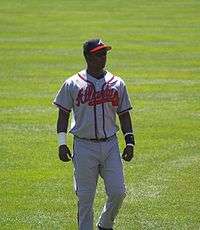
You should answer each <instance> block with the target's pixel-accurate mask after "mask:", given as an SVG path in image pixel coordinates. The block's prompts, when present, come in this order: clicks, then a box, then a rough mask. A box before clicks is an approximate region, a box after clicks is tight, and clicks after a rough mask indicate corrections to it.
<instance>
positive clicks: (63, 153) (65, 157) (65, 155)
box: [59, 145, 71, 162]
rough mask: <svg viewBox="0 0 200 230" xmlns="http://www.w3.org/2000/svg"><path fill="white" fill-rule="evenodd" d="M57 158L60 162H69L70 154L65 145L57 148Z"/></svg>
mask: <svg viewBox="0 0 200 230" xmlns="http://www.w3.org/2000/svg"><path fill="white" fill-rule="evenodd" d="M59 158H60V160H61V161H64V162H68V161H70V160H71V153H70V150H69V148H68V147H67V146H66V145H60V146H59Z"/></svg>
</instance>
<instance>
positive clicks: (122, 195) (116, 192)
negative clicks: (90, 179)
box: [109, 190, 126, 200]
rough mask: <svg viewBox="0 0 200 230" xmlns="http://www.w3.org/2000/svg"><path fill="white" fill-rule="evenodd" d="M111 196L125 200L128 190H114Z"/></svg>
mask: <svg viewBox="0 0 200 230" xmlns="http://www.w3.org/2000/svg"><path fill="white" fill-rule="evenodd" d="M109 196H110V197H112V199H116V200H123V199H124V198H125V197H126V191H125V190H112V192H111V193H110V194H109Z"/></svg>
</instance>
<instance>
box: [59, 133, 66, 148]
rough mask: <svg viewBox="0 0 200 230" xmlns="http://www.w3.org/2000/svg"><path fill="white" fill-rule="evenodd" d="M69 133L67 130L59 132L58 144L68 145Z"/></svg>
mask: <svg viewBox="0 0 200 230" xmlns="http://www.w3.org/2000/svg"><path fill="white" fill-rule="evenodd" d="M66 137H67V134H66V133H65V132H60V133H58V145H59V146H60V145H66V139H67V138H66Z"/></svg>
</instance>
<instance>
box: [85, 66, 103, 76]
mask: <svg viewBox="0 0 200 230" xmlns="http://www.w3.org/2000/svg"><path fill="white" fill-rule="evenodd" d="M86 71H87V73H88V74H89V75H91V76H92V77H94V78H96V79H100V78H103V77H104V76H105V74H106V71H105V70H104V69H102V70H99V71H97V70H92V69H89V68H88V69H87V70H86Z"/></svg>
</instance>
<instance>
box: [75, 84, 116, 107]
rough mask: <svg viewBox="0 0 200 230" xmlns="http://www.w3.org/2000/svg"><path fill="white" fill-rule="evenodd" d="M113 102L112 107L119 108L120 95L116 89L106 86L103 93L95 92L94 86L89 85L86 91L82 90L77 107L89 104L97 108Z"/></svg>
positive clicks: (77, 99)
mask: <svg viewBox="0 0 200 230" xmlns="http://www.w3.org/2000/svg"><path fill="white" fill-rule="evenodd" d="M106 102H111V103H112V106H118V104H119V95H118V91H117V90H116V89H112V88H111V87H110V86H109V85H106V87H105V89H102V90H101V91H95V89H94V88H93V86H92V85H88V86H87V87H86V89H85V90H84V89H80V90H79V92H78V96H77V98H76V105H77V106H80V104H85V103H88V105H89V106H95V105H99V104H103V103H106Z"/></svg>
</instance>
